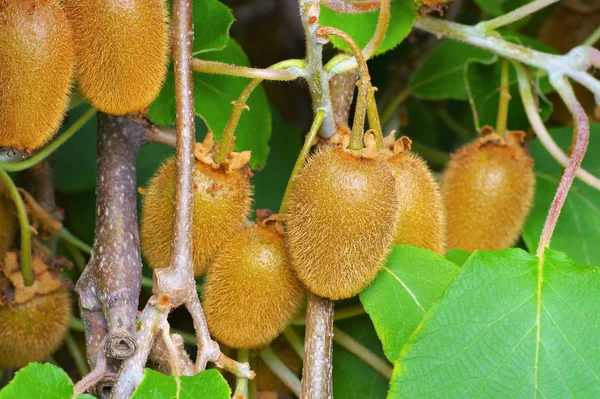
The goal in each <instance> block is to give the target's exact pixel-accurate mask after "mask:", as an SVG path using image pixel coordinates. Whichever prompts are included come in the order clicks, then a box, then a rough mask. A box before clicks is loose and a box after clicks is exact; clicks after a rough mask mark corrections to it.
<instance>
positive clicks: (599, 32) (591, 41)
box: [581, 26, 600, 47]
mask: <svg viewBox="0 0 600 399" xmlns="http://www.w3.org/2000/svg"><path fill="white" fill-rule="evenodd" d="M598 41H600V26H598V27H597V28H596V30H595V31H594V32H593V33H592V34H591V35H590V36H589V37H588V38H587V39H585V41H584V42H583V43H581V45H582V46H590V47H593V46H594V45H596V42H598Z"/></svg>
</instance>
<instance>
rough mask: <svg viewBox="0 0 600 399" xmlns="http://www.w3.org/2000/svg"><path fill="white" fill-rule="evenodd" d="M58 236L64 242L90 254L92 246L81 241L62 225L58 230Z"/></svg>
mask: <svg viewBox="0 0 600 399" xmlns="http://www.w3.org/2000/svg"><path fill="white" fill-rule="evenodd" d="M58 237H59V238H61V239H62V240H64V241H65V242H68V243H69V244H71V245H72V246H74V247H75V248H77V249H79V250H81V251H83V252H84V253H85V254H87V255H91V254H92V247H90V246H89V245H88V244H87V243H85V242H83V241H82V240H80V239H79V238H77V237H75V236H74V235H73V233H71V232H70V231H69V230H67V229H66V228H64V227H63V228H62V230H61V231H59V232H58Z"/></svg>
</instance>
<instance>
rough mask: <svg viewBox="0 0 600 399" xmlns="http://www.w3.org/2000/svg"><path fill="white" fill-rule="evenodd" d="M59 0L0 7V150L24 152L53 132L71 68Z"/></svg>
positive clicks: (59, 119)
mask: <svg viewBox="0 0 600 399" xmlns="http://www.w3.org/2000/svg"><path fill="white" fill-rule="evenodd" d="M74 63H75V60H74V52H73V40H72V34H71V28H70V27H69V23H68V21H67V18H66V16H65V13H64V11H63V9H62V6H61V4H60V2H59V1H56V0H52V1H50V0H19V1H3V2H0V147H12V148H15V149H18V150H24V151H30V150H34V149H37V148H39V147H41V146H42V145H43V144H45V143H46V142H47V141H48V140H50V139H51V138H52V136H53V135H54V133H56V131H57V130H58V128H59V126H60V124H61V122H62V118H63V115H64V113H65V111H66V108H67V106H68V102H69V93H70V90H71V78H72V75H73V69H74Z"/></svg>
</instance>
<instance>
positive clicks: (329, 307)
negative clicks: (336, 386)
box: [300, 293, 333, 399]
mask: <svg viewBox="0 0 600 399" xmlns="http://www.w3.org/2000/svg"><path fill="white" fill-rule="evenodd" d="M332 338H333V301H331V300H329V299H325V298H321V297H319V296H318V295H315V294H313V293H309V294H308V304H307V307H306V333H305V338H304V368H303V369H302V389H301V392H300V398H301V399H331V398H332V395H333V394H332V389H333V388H332V385H331V373H332V366H333V365H332V359H331V355H332V349H333V343H332Z"/></svg>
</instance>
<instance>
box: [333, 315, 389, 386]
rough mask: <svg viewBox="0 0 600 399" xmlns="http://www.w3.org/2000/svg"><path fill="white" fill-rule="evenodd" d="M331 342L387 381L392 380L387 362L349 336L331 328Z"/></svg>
mask: <svg viewBox="0 0 600 399" xmlns="http://www.w3.org/2000/svg"><path fill="white" fill-rule="evenodd" d="M333 341H334V342H335V343H336V344H338V345H340V346H341V347H342V348H344V349H346V350H347V351H348V352H350V353H352V354H353V355H355V356H356V357H358V358H359V359H361V360H362V361H363V362H365V363H367V364H368V365H369V366H371V367H372V368H373V369H374V370H375V371H377V372H378V373H379V374H381V375H382V376H384V377H385V378H386V379H387V380H388V381H389V380H391V379H392V367H391V366H390V364H389V363H388V362H387V361H385V360H384V359H382V358H380V357H379V356H377V355H376V354H375V353H374V352H373V351H371V350H370V349H369V348H367V347H366V346H364V345H363V344H361V343H360V342H358V341H357V340H355V339H354V338H352V336H351V335H350V334H348V333H346V332H344V331H342V330H340V329H339V328H338V327H335V326H334V327H333Z"/></svg>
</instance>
